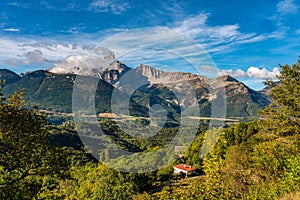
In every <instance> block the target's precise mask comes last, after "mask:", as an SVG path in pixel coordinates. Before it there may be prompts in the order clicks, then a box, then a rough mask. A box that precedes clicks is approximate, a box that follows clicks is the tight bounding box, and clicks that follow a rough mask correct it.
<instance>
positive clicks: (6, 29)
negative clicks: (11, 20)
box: [3, 28, 20, 32]
mask: <svg viewBox="0 0 300 200" xmlns="http://www.w3.org/2000/svg"><path fill="white" fill-rule="evenodd" d="M3 30H4V31H6V32H20V29H18V28H5V29H3Z"/></svg>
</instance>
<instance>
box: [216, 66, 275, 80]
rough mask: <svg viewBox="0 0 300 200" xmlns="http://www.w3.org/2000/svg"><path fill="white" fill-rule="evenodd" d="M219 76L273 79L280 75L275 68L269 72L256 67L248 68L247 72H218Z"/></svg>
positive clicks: (240, 70) (239, 70) (238, 70)
mask: <svg viewBox="0 0 300 200" xmlns="http://www.w3.org/2000/svg"><path fill="white" fill-rule="evenodd" d="M219 74H220V75H224V74H228V75H230V76H233V77H236V78H257V79H275V78H276V76H277V75H279V74H280V71H279V69H278V68H277V67H275V68H274V69H273V70H272V71H269V70H267V69H266V68H262V69H260V68H258V67H249V68H248V69H247V71H243V70H242V69H237V70H220V71H219Z"/></svg>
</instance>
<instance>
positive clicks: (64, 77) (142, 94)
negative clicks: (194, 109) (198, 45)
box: [0, 61, 270, 117]
mask: <svg viewBox="0 0 300 200" xmlns="http://www.w3.org/2000/svg"><path fill="white" fill-rule="evenodd" d="M110 66H111V68H106V69H103V71H102V72H101V73H97V74H93V75H94V77H95V75H96V77H98V79H100V80H99V81H100V83H99V84H100V86H99V87H100V88H101V95H100V94H99V95H98V96H97V98H100V99H98V100H97V104H99V106H98V109H97V112H110V111H111V110H110V100H111V99H110V98H111V94H112V91H113V90H114V89H121V91H122V88H121V87H120V81H121V82H122V76H123V75H125V74H126V73H127V72H130V73H133V74H134V76H135V75H136V76H137V77H138V78H142V79H144V83H143V84H144V86H143V87H142V88H139V89H137V91H136V92H135V93H134V94H133V96H132V97H131V98H130V99H131V101H132V102H134V105H135V106H136V107H135V108H136V109H137V108H138V107H139V108H141V109H142V110H144V111H143V112H142V113H144V114H146V115H147V111H146V110H145V109H150V106H151V105H150V104H151V102H152V103H153V104H161V105H164V107H165V109H167V110H169V111H170V113H171V114H170V116H171V115H172V116H175V115H178V114H180V112H181V109H180V107H181V108H185V106H189V105H199V107H200V114H201V116H210V115H211V104H212V101H213V100H214V99H215V98H218V94H220V92H221V91H223V90H224V91H225V95H226V100H227V108H228V109H227V116H228V117H245V116H247V117H254V116H256V115H257V111H258V110H259V109H260V108H262V107H264V106H266V105H268V104H269V103H270V102H269V100H268V98H267V96H266V95H264V94H262V93H260V92H258V91H255V90H252V89H251V88H249V87H248V86H246V85H245V84H244V83H242V82H239V81H238V80H237V79H235V78H233V77H231V76H229V75H223V76H220V77H217V78H214V79H208V78H206V77H204V76H201V75H196V74H192V73H186V72H168V71H163V70H160V69H155V68H153V67H151V66H148V65H139V66H138V67H137V68H129V67H127V66H126V65H125V64H124V63H122V62H119V61H116V62H114V63H112V64H111V65H110ZM7 74H9V75H10V76H7ZM13 74H14V75H13ZM76 76H77V75H76V74H74V73H53V72H51V70H37V71H34V72H30V73H26V74H25V75H24V76H19V75H17V76H16V74H15V73H14V72H9V70H2V71H1V70H0V78H1V77H3V78H5V77H6V78H8V81H7V84H6V85H4V86H3V93H4V94H6V95H8V94H11V93H13V92H14V91H16V90H19V89H21V88H23V87H24V88H26V90H25V93H26V95H27V97H26V100H27V101H28V102H29V105H31V106H33V105H34V104H38V105H39V106H40V107H41V108H43V109H47V110H49V109H50V110H57V111H61V112H71V104H72V99H71V97H72V89H73V85H74V81H75V79H76ZM18 77H19V78H18ZM129 78H130V77H129ZM106 83H107V84H106ZM129 84H130V83H129ZM186 84H188V85H190V86H192V88H193V91H194V93H195V95H196V101H195V99H194V100H193V101H191V98H190V96H191V95H192V94H191V93H186V94H185V95H186V97H185V98H184V99H182V101H179V100H178V99H177V98H176V96H174V93H172V91H171V90H170V88H171V89H172V88H177V89H179V91H180V90H182V91H185V87H186ZM143 88H144V89H143ZM28 95H29V96H28ZM151 99H152V100H151ZM149 102H150V104H149ZM67 104H68V105H67ZM138 112H139V111H138V110H135V111H133V113H138ZM144 114H143V115H144Z"/></svg>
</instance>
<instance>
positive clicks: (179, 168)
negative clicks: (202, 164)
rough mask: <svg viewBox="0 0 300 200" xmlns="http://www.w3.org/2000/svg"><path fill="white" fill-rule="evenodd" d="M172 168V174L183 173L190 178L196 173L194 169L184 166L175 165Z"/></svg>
mask: <svg viewBox="0 0 300 200" xmlns="http://www.w3.org/2000/svg"><path fill="white" fill-rule="evenodd" d="M173 168H174V174H180V173H183V174H185V176H190V175H194V174H195V173H196V168H194V167H192V166H190V165H186V164H179V165H175V166H174V167H173Z"/></svg>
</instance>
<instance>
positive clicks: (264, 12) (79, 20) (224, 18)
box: [0, 0, 300, 89]
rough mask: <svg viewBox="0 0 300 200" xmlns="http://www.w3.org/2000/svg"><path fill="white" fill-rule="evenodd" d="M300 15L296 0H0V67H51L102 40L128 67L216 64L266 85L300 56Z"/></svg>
mask: <svg viewBox="0 0 300 200" xmlns="http://www.w3.org/2000/svg"><path fill="white" fill-rule="evenodd" d="M299 19H300V1H298V0H277V1H275V0H268V1H261V0H251V1H250V0H249V1H248V0H243V1H241V0H230V1H224V0H214V1H207V0H197V1H195V0H193V1H166V0H152V1H139V0H127V1H125V0H81V1H80V0H72V1H70V0H51V1H50V0H43V1H25V0H24V1H10V0H2V1H1V2H0V66H1V68H9V69H11V70H13V71H16V72H18V73H20V72H25V71H29V70H35V69H46V68H51V67H53V66H56V65H59V63H62V62H64V60H65V59H66V58H68V57H70V56H74V57H76V56H77V58H78V57H80V56H82V55H85V56H88V55H91V56H97V53H96V54H95V52H96V49H99V47H103V48H105V49H107V50H108V51H112V52H113V53H114V54H115V55H116V57H117V59H119V60H121V61H122V62H124V63H125V64H127V65H129V66H130V67H136V66H137V65H139V64H149V65H151V66H154V67H159V68H162V69H168V70H180V71H189V72H193V73H199V74H203V75H207V73H208V71H209V70H208V69H209V67H214V69H216V67H217V68H218V70H214V71H213V72H212V73H214V75H215V76H217V75H220V74H225V73H227V74H231V75H233V76H234V77H236V78H238V79H239V80H241V81H244V82H245V83H246V84H247V85H249V86H250V87H252V88H254V89H260V88H262V87H263V85H262V84H261V82H262V81H263V80H265V79H271V78H273V77H274V76H275V75H276V74H278V72H279V69H278V64H282V65H284V64H293V63H296V61H297V59H298V56H300V53H299V52H300V23H299ZM77 60H78V59H77ZM62 66H63V65H62ZM195 68H196V69H195Z"/></svg>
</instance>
